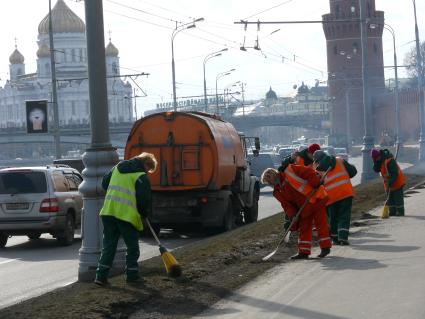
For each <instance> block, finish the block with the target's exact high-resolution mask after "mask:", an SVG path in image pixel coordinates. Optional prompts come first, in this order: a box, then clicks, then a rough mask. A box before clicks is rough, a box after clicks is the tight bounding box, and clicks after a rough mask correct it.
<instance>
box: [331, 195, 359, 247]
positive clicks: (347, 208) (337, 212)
mask: <svg viewBox="0 0 425 319" xmlns="http://www.w3.org/2000/svg"><path fill="white" fill-rule="evenodd" d="M352 204H353V197H348V198H344V199H341V200H339V201H337V202H335V203H333V204H331V205H329V206H327V207H326V210H327V213H328V221H329V228H330V231H331V237H332V240H333V241H334V242H335V241H338V240H348V234H349V232H350V222H351V206H352Z"/></svg>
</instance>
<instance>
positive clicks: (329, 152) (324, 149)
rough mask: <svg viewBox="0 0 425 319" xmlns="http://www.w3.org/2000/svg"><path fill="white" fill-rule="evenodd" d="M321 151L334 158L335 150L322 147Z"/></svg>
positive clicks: (329, 147) (330, 147)
mask: <svg viewBox="0 0 425 319" xmlns="http://www.w3.org/2000/svg"><path fill="white" fill-rule="evenodd" d="M321 150H322V151H324V152H325V153H326V154H328V155H332V156H335V155H336V153H335V149H334V148H333V147H332V146H322V147H321Z"/></svg>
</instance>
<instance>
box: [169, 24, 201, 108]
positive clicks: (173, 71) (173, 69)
mask: <svg viewBox="0 0 425 319" xmlns="http://www.w3.org/2000/svg"><path fill="white" fill-rule="evenodd" d="M203 20H204V18H199V19H195V20H193V22H188V23H185V24H182V25H179V26H176V28H175V29H174V30H173V33H172V34H171V74H172V80H173V107H174V112H177V95H176V65H175V62H174V38H175V37H176V35H177V33H179V32H180V31H183V30H186V29H192V28H195V27H196V24H195V23H196V22H200V21H203Z"/></svg>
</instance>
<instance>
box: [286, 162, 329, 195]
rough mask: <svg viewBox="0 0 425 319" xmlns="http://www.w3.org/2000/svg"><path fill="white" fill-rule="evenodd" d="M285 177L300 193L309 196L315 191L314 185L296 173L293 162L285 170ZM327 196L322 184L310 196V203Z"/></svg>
mask: <svg viewBox="0 0 425 319" xmlns="http://www.w3.org/2000/svg"><path fill="white" fill-rule="evenodd" d="M284 174H285V179H286V181H287V182H288V183H289V184H290V185H291V186H292V187H293V188H294V189H295V190H296V191H297V192H299V193H301V194H303V195H304V196H305V197H307V196H309V195H310V194H311V193H312V192H313V190H314V189H313V187H312V186H311V185H310V184H309V183H308V181H307V180H305V179H302V178H301V177H299V176H298V175H297V174H295V172H294V170H293V168H292V164H291V165H289V166H288V167H287V168H286V170H285V173H284ZM326 196H327V193H326V191H325V189H324V188H323V186H320V187H319V188H318V189H317V190H316V191H315V193H314V195H313V196H311V198H310V203H315V202H316V200H317V199H318V198H319V199H323V198H325V197H326Z"/></svg>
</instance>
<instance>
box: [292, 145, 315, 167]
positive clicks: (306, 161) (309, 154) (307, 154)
mask: <svg viewBox="0 0 425 319" xmlns="http://www.w3.org/2000/svg"><path fill="white" fill-rule="evenodd" d="M318 150H320V145H319V144H310V145H309V146H308V147H307V148H306V149H304V150H302V151H298V152H295V153H294V154H293V157H292V158H293V164H297V165H302V166H309V167H313V154H314V152H315V151H318Z"/></svg>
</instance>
